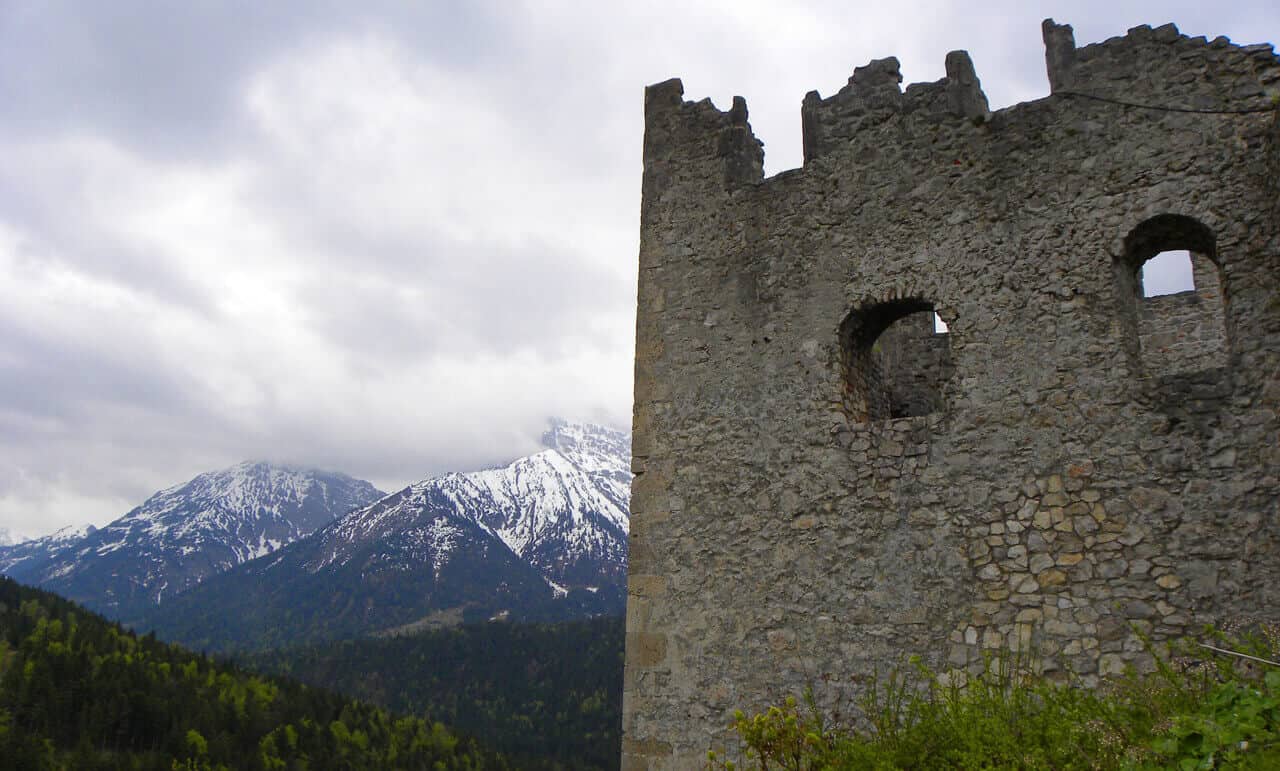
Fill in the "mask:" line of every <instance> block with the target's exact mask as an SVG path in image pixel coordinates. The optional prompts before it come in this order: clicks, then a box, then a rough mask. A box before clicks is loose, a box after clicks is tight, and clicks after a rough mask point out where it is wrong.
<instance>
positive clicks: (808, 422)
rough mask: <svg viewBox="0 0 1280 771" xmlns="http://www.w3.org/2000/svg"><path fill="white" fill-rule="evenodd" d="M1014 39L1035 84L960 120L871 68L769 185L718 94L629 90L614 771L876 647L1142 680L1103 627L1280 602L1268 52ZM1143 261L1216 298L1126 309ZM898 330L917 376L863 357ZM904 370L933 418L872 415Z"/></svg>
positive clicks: (1162, 34) (661, 763)
mask: <svg viewBox="0 0 1280 771" xmlns="http://www.w3.org/2000/svg"><path fill="white" fill-rule="evenodd" d="M1044 34H1045V40H1046V49H1047V53H1046V59H1047V61H1048V64H1049V70H1050V81H1051V83H1052V88H1053V92H1054V95H1052V96H1050V97H1047V98H1044V99H1041V100H1038V101H1035V102H1031V103H1028V104H1020V105H1016V106H1014V107H1011V108H1008V109H1004V110H1000V111H998V112H995V113H991V114H989V113H988V112H987V109H986V99H985V97H983V96H982V93H981V90H980V89H979V88H978V79H977V77H976V75H975V74H974V72H973V67H972V65H971V64H970V63H969V59H968V57H967V56H966V55H964V54H962V53H956V54H953V55H951V56H949V57H948V69H947V71H948V75H947V78H945V79H943V80H942V81H940V82H938V83H932V84H925V85H917V86H911V87H909V88H908V89H907V90H906V92H905V93H903V92H902V91H900V90H899V86H898V82H899V80H900V76H899V75H898V68H897V62H896V61H894V60H892V59H887V60H881V61H878V62H872V63H871V64H870V65H868V66H867V67H865V68H859V70H858V71H857V72H855V74H854V77H853V78H851V79H850V84H849V86H847V87H846V88H845V89H842V90H841V91H840V93H838V94H836V95H835V96H833V97H830V98H829V99H825V100H824V99H822V98H821V97H819V96H818V95H817V94H816V93H814V94H810V95H808V96H806V97H805V100H804V105H803V108H802V115H803V123H804V141H805V158H806V161H805V165H804V167H803V168H801V169H797V170H793V171H788V172H784V173H782V174H779V175H777V176H775V177H772V178H770V179H767V180H766V179H763V178H762V171H761V169H762V159H763V151H762V147H761V144H760V143H759V142H758V141H757V140H756V139H755V137H754V136H753V135H752V133H751V129H750V126H749V124H748V122H747V109H746V104H745V102H743V101H742V100H741V99H735V100H734V105H733V108H732V109H731V110H730V111H728V112H721V111H719V110H717V109H716V108H715V107H714V106H713V105H712V104H711V103H710V102H709V101H705V100H704V101H702V102H698V103H689V102H684V101H683V100H682V94H683V90H682V86H681V84H680V82H679V81H676V80H672V81H667V82H665V83H660V84H658V85H655V86H651V87H650V88H649V89H648V90H647V92H646V96H645V107H646V128H645V149H644V186H643V205H642V213H641V246H640V284H639V304H638V318H637V324H636V371H635V377H636V384H635V415H634V427H635V432H634V439H633V441H634V447H633V453H634V460H633V463H634V471H635V472H636V477H635V481H634V485H633V491H632V519H631V547H630V548H631V551H630V588H629V591H630V596H629V602H628V609H627V613H628V616H627V630H628V638H627V666H626V675H625V696H624V705H623V712H624V731H625V739H624V748H623V756H624V760H623V767H624V768H627V769H659V768H664V769H665V768H698V767H700V766H701V764H702V762H703V759H704V757H705V752H706V751H707V749H709V748H712V747H717V746H724V745H726V744H729V743H731V738H730V737H729V735H728V728H727V727H728V724H729V719H730V718H729V715H730V713H731V712H732V710H733V709H735V708H744V709H752V708H759V707H761V706H763V705H764V704H766V703H768V702H770V701H773V700H776V699H779V698H781V697H782V696H784V695H786V694H789V693H795V692H797V691H799V690H800V689H802V688H803V687H804V685H805V684H807V683H813V682H817V681H818V680H819V679H820V678H822V677H823V676H824V675H831V676H832V679H831V681H830V683H827V684H825V685H822V686H821V687H820V688H819V690H818V695H819V698H820V699H822V700H825V701H834V700H835V699H838V698H845V697H848V696H850V695H852V694H854V693H856V692H857V691H858V690H859V688H860V687H861V685H860V684H861V683H865V682H866V678H868V677H870V676H872V675H873V673H874V672H875V671H876V669H877V668H878V669H879V671H880V672H881V673H882V674H883V673H884V672H885V671H886V669H887V668H889V667H891V666H893V665H895V664H897V663H899V662H900V661H901V657H902V656H903V655H904V654H908V653H912V654H919V655H921V656H923V657H924V659H925V661H926V663H928V664H929V665H931V666H933V667H935V668H937V669H939V670H941V671H944V672H948V671H957V672H958V671H964V670H968V669H972V668H974V667H977V666H979V665H980V664H979V661H980V656H981V653H982V650H983V649H992V648H1006V649H1007V648H1010V647H1014V648H1018V647H1021V646H1023V645H1026V644H1028V643H1034V646H1035V650H1037V651H1038V654H1039V656H1040V666H1042V667H1043V668H1044V670H1045V671H1046V672H1049V673H1051V674H1054V675H1055V676H1060V677H1063V678H1066V677H1068V675H1069V673H1074V676H1075V677H1077V678H1078V679H1079V680H1081V681H1083V682H1084V683H1086V684H1089V683H1092V682H1094V681H1096V679H1097V677H1099V676H1100V675H1103V674H1106V673H1110V672H1115V671H1117V670H1118V669H1119V668H1120V667H1122V666H1124V665H1125V664H1128V663H1134V664H1136V665H1138V666H1147V665H1149V663H1150V662H1149V661H1147V660H1146V659H1145V655H1146V654H1144V652H1143V647H1142V645H1141V643H1140V641H1139V639H1138V638H1137V636H1136V635H1135V631H1134V630H1135V629H1136V630H1139V631H1141V632H1143V633H1146V634H1149V635H1150V636H1151V637H1152V638H1153V639H1155V640H1156V641H1161V640H1166V639H1170V638H1174V637H1177V636H1180V635H1183V634H1185V633H1187V632H1189V631H1194V630H1196V629H1197V628H1198V625H1199V624H1201V623H1204V622H1213V621H1216V620H1220V619H1226V618H1230V617H1235V616H1241V615H1251V616H1259V615H1265V614H1267V613H1268V612H1270V610H1271V608H1274V607H1276V606H1277V604H1278V603H1280V559H1278V554H1280V553H1278V552H1277V541H1278V539H1280V508H1278V504H1277V501H1280V479H1278V478H1277V477H1278V471H1280V442H1278V441H1277V433H1278V431H1280V421H1278V418H1277V410H1278V409H1280V299H1278V298H1280V286H1278V283H1280V203H1277V199H1278V195H1277V193H1278V192H1280V190H1278V184H1280V183H1278V182H1277V181H1278V180H1280V120H1277V117H1276V114H1275V110H1274V105H1275V99H1276V97H1277V96H1280V60H1278V59H1277V57H1276V56H1275V54H1274V53H1273V51H1272V49H1271V47H1270V46H1247V47H1238V46H1234V45H1231V44H1230V43H1228V42H1227V41H1226V40H1224V39H1219V40H1215V41H1212V42H1209V41H1206V40H1204V39H1203V38H1198V39H1190V38H1186V37H1183V36H1181V35H1179V34H1178V32H1177V30H1176V29H1175V28H1173V27H1172V26H1171V25H1170V26H1166V27H1160V28H1158V29H1151V28H1149V27H1139V28H1136V29H1134V30H1130V32H1129V34H1127V35H1126V36H1125V37H1123V38H1117V39H1113V40H1108V41H1106V42H1104V43H1100V44H1097V45H1091V46H1088V47H1085V48H1082V49H1076V47H1075V44H1074V41H1073V39H1072V36H1071V30H1070V27H1066V26H1060V25H1056V24H1054V23H1052V22H1046V24H1045V29H1044ZM1079 94H1093V95H1099V96H1108V97H1115V98H1119V99H1123V100H1124V101H1128V102H1134V103H1139V104H1143V105H1156V106H1167V107H1189V108H1196V109H1216V110H1241V109H1251V108H1257V109H1261V110H1264V111H1262V112H1255V113H1249V114H1227V113H1212V114H1205V113H1189V112H1171V111H1163V110H1151V109H1140V108H1135V107H1131V106H1122V105H1117V104H1113V103H1108V102H1102V101H1097V100H1093V99H1088V98H1084V97H1081V96H1079ZM1171 249H1187V250H1189V251H1191V252H1193V253H1195V254H1197V255H1200V257H1199V258H1198V259H1200V260H1201V261H1204V260H1207V261H1209V263H1210V264H1211V265H1212V270H1210V271H1209V273H1210V274H1211V275H1214V274H1216V275H1217V276H1218V277H1219V278H1220V284H1219V286H1217V287H1216V288H1215V289H1213V293H1216V298H1210V297H1207V296H1201V294H1202V292H1197V294H1196V295H1194V296H1191V297H1186V298H1179V297H1175V298H1173V299H1164V300H1158V301H1157V302H1154V303H1153V302H1151V301H1147V300H1144V299H1143V297H1142V292H1141V279H1140V270H1141V265H1142V262H1143V261H1145V260H1146V259H1148V258H1149V257H1151V256H1152V255H1154V254H1155V253H1157V252H1160V251H1166V250H1171ZM1198 286H1201V285H1200V284H1198ZM1215 303H1216V304H1215ZM1193 304H1195V305H1198V310H1197V309H1196V308H1191V307H1190V306H1191V305H1193ZM1163 305H1171V306H1172V305H1178V306H1179V307H1178V309H1177V310H1176V312H1175V311H1174V310H1169V311H1168V312H1167V313H1166V312H1165V310H1163V309H1162V306H1163ZM1183 306H1185V307H1183ZM1214 308H1217V311H1214ZM930 310H936V311H937V312H938V313H939V314H940V315H941V316H942V318H943V319H944V320H945V321H946V322H947V324H948V325H949V328H950V333H949V334H948V335H946V336H945V337H944V339H943V341H942V342H944V343H945V350H946V353H945V356H943V354H941V353H937V352H934V353H933V354H930V353H929V351H928V349H927V346H926V347H925V348H920V347H916V348H914V349H913V350H914V351H915V353H911V354H908V355H901V356H897V358H896V359H891V357H890V358H886V357H889V355H890V354H891V353H892V352H893V351H894V350H895V349H896V348H901V344H902V342H903V338H904V336H905V338H906V339H907V342H911V340H912V339H915V340H916V341H917V342H918V341H919V340H920V339H925V338H923V337H919V338H913V336H912V334H911V333H910V330H912V329H918V330H920V331H923V329H924V328H923V326H921V325H919V324H918V323H917V325H916V326H912V324H911V322H910V321H909V319H911V318H913V317H914V318H921V317H924V318H927V316H926V312H928V311H930ZM1215 313H1217V316H1216V318H1218V319H1220V327H1219V328H1220V329H1221V336H1220V337H1214V335H1213V334H1210V335H1205V334H1200V333H1197V334H1194V335H1189V336H1184V337H1182V338H1177V335H1176V334H1175V338H1177V339H1178V345H1163V344H1161V343H1160V342H1159V340H1160V336H1161V335H1162V334H1164V332H1163V331H1162V330H1161V328H1160V325H1161V323H1168V324H1174V323H1176V324H1182V323H1183V322H1182V321H1178V319H1182V320H1183V321H1186V322H1187V323H1189V324H1190V325H1191V326H1190V327H1189V328H1191V329H1203V328H1207V327H1208V326H1212V324H1213V323H1219V322H1214V321H1213V318H1215V315H1214V314H1215ZM913 315H914V316H913ZM1160 319H1165V320H1166V321H1165V322H1161V321H1160ZM1188 319H1189V320H1190V321H1187V320H1188ZM1206 319H1209V321H1206ZM894 322H898V324H903V323H906V325H907V326H906V327H905V328H904V329H905V330H907V331H906V332H893V331H892V330H893V329H894ZM1197 325H1198V326H1197ZM886 330H891V331H890V332H888V333H886V334H885V335H884V336H883V337H882V335H881V333H884V332H885V331H886ZM1214 334H1217V333H1216V332H1215V333H1214ZM927 339H928V340H932V339H933V335H932V334H930V335H929V336H928V338H927ZM881 341H883V343H882V344H881ZM877 344H880V348H879V350H877ZM1180 346H1181V347H1180ZM1175 349H1176V351H1175ZM1162 351H1163V352H1162ZM930 355H932V356H933V358H932V359H931V358H930ZM877 357H878V358H877ZM944 360H945V364H944V363H943V362H944ZM913 361H914V362H920V365H919V366H921V367H930V365H929V362H930V361H933V362H935V363H936V366H933V367H932V368H931V369H929V372H927V373H925V374H924V375H923V376H922V377H920V378H915V377H914V376H910V377H908V378H907V381H905V382H911V381H912V380H914V381H915V382H917V383H924V384H931V385H930V387H932V388H934V389H935V392H936V393H937V396H936V397H931V398H933V401H932V403H931V406H932V407H934V409H933V410H932V411H928V410H925V411H924V412H925V414H913V413H915V412H920V411H921V410H920V409H919V407H910V406H908V407H906V408H905V409H904V410H902V411H905V412H906V413H907V414H908V415H910V416H909V417H904V418H893V417H892V414H893V412H894V410H893V409H892V407H891V406H886V405H892V403H893V398H892V396H891V394H892V393H893V392H894V390H895V388H896V389H898V390H901V387H900V386H895V385H894V384H895V383H902V382H904V381H903V373H904V372H905V373H907V375H910V372H909V370H910V363H911V362H913ZM904 365H905V369H904ZM930 373H932V374H930ZM921 390H922V389H919V388H918V389H917V393H918V392H920V391H921ZM886 394H890V395H889V396H886ZM899 401H900V402H902V400H901V399H900V400H899ZM907 401H910V400H907ZM886 412H888V413H889V414H888V415H886Z"/></svg>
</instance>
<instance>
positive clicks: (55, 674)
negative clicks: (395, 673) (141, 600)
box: [0, 578, 509, 771]
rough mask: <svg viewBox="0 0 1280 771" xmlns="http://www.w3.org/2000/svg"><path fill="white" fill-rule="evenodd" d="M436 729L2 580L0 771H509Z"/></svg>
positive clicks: (495, 759) (472, 745) (468, 743)
mask: <svg viewBox="0 0 1280 771" xmlns="http://www.w3.org/2000/svg"><path fill="white" fill-rule="evenodd" d="M507 767H509V766H508V764H507V763H506V762H505V760H504V759H503V758H501V757H499V756H498V755H496V754H495V753H493V752H490V751H488V750H485V749H482V748H480V747H479V746H478V745H477V743H476V742H475V741H474V740H470V739H463V738H459V737H458V736H456V735H454V734H453V733H451V732H450V731H449V730H447V729H445V728H444V726H442V725H441V724H439V723H431V722H428V721H425V720H422V719H419V718H412V717H405V718H394V717H392V716H391V715H390V714H389V713H388V712H387V711H386V710H384V709H382V708H379V707H374V706H370V705H367V704H362V703H360V702H357V701H353V700H352V699H350V698H346V697H341V696H338V695H336V694H334V693H331V692H329V691H325V690H321V689H317V688H313V687H309V686H306V685H302V684H300V683H297V682H294V681H290V680H287V679H284V678H276V677H263V676H258V675H253V674H250V673H248V672H245V671H242V670H240V669H237V668H235V667H231V666H228V665H225V664H221V663H217V662H214V661H213V660H211V659H209V658H207V657H205V656H202V655H197V654H193V653H191V652H189V651H186V650H184V649H182V648H179V647H177V646H172V645H167V644H165V643H161V642H158V641H157V640H155V639H154V638H153V637H150V636H148V637H137V636H135V635H134V634H132V633H130V632H127V631H124V630H123V629H121V627H119V626H118V625H116V624H112V623H110V622H108V621H106V620H105V619H103V618H102V617H100V616H97V615H95V614H93V613H90V612H88V611H86V610H84V609H83V608H81V607H79V606H77V605H75V604H74V603H71V602H69V601H67V600H63V599H61V598H59V597H57V596H55V595H52V594H50V593H48V592H43V591H39V590H36V589H31V588H28V587H24V586H21V585H19V584H17V583H15V582H13V581H12V580H9V579H7V578H0V768H5V769H9V768H14V769H17V768H21V769H31V770H33V771H35V770H39V769H76V771H83V770H84V769H166V770H168V769H172V768H177V769H272V770H273V771H274V770H276V769H288V770H290V771H292V770H294V769H298V770H301V769H373V768H377V769H436V768H464V769H469V768H507Z"/></svg>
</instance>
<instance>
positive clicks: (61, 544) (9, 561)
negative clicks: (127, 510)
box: [0, 525, 97, 581]
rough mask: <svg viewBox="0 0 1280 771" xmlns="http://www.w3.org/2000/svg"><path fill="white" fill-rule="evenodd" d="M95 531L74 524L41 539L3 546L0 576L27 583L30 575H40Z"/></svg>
mask: <svg viewBox="0 0 1280 771" xmlns="http://www.w3.org/2000/svg"><path fill="white" fill-rule="evenodd" d="M95 530H97V528H95V527H94V526H93V525H79V526H75V525H72V526H69V527H64V528H62V529H61V530H55V531H54V532H52V533H50V534H48V535H45V536H41V537H39V538H32V539H30V540H27V541H20V542H18V543H14V544H8V545H5V546H0V573H3V574H4V575H6V576H10V577H11V578H15V579H17V580H19V581H27V580H28V579H27V576H32V575H37V574H38V573H39V571H40V569H41V568H42V567H43V566H45V565H47V564H49V561H50V560H52V559H53V558H54V557H55V556H56V555H57V554H58V553H59V552H61V551H62V550H63V549H66V548H68V547H70V546H73V545H74V544H76V543H78V542H80V541H82V540H84V539H85V538H86V537H87V536H88V535H90V534H91V533H93V532H94V531H95Z"/></svg>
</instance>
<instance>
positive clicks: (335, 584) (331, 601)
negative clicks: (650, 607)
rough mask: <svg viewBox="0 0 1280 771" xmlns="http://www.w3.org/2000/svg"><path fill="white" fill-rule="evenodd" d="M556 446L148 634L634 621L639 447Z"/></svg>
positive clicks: (312, 637) (234, 580)
mask: <svg viewBox="0 0 1280 771" xmlns="http://www.w3.org/2000/svg"><path fill="white" fill-rule="evenodd" d="M544 443H545V444H547V445H548V447H547V449H545V450H543V451H542V452H539V453H536V454H534V455H531V456H529V457H526V458H521V459H519V460H516V461H514V462H512V463H511V464H509V465H507V466H505V467H502V468H498V469H488V470H484V471H476V472H470V473H465V474H463V473H455V474H446V475H444V476H441V477H436V478H433V479H428V480H425V481H423V482H418V483H416V484H413V485H410V486H409V487H406V488H405V489H403V490H401V491H400V492H398V493H396V494H394V495H390V496H387V497H386V498H384V499H382V500H380V501H378V502H376V503H374V504H371V505H369V506H367V507H365V508H363V509H360V510H358V511H353V512H352V513H350V514H348V515H347V516H345V517H343V518H342V519H340V520H338V521H336V522H333V523H332V524H330V525H328V526H326V527H324V528H321V529H320V530H318V531H316V532H315V533H314V534H312V535H311V536H309V537H307V538H304V539H302V540H299V541H298V542H296V543H294V544H292V545H290V546H288V547H285V548H284V549H281V550H280V551H279V552H278V553H277V554H275V555H272V556H270V557H268V558H264V559H258V560H254V561H251V562H247V563H245V564H243V565H241V566H239V567H237V568H235V569H233V570H230V571H228V572H227V573H225V574H223V575H220V576H218V577H216V578H215V579H211V580H209V581H206V582H205V583H204V584H202V585H201V586H199V587H195V588H193V589H192V590H190V591H188V592H186V593H185V594H183V595H182V596H179V597H176V598H175V599H174V600H173V601H172V602H166V603H165V604H164V605H162V606H160V607H159V608H156V609H154V610H153V611H152V612H150V613H149V614H148V615H147V616H146V618H145V619H144V623H145V626H147V627H151V628H155V629H156V630H157V631H159V632H160V633H161V634H164V635H166V636H168V637H171V638H173V639H177V640H181V641H184V642H186V643H188V644H190V645H195V646H199V647H202V648H206V649H211V650H217V649H226V648H229V647H251V648H264V647H271V646H273V645H279V644H290V643H301V642H307V641H317V640H325V639H336V638H341V637H352V636H358V635H363V634H376V633H388V632H401V631H407V630H413V629H419V628H425V627H431V626H439V625H445V624H453V623H458V622H460V621H479V620H485V619H488V618H493V617H497V618H511V619H522V620H557V619H565V618H574V617H579V616H584V615H595V614H601V613H610V614H616V613H621V612H622V609H623V607H625V605H624V603H625V596H626V592H625V581H626V534H627V509H626V492H627V488H628V485H629V483H630V474H629V471H628V470H627V466H628V464H629V457H628V449H629V447H628V442H627V436H626V434H624V433H622V432H618V431H613V430H610V429H606V428H602V427H598V426H583V425H574V424H568V423H564V422H559V421H557V422H556V423H554V424H553V427H552V430H551V431H550V432H548V434H547V435H546V436H545V437H544Z"/></svg>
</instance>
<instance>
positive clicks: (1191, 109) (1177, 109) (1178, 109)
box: [1052, 91, 1278, 115]
mask: <svg viewBox="0 0 1280 771" xmlns="http://www.w3.org/2000/svg"><path fill="white" fill-rule="evenodd" d="M1052 95H1053V96H1075V97H1079V98H1081V99H1092V100H1093V101H1095V102H1107V103H1108V104H1118V105H1121V106H1124V107H1133V108H1136V109H1139V110H1159V111H1161V112H1190V113H1196V114H1198V115H1253V114H1256V113H1260V112H1275V111H1276V110H1277V109H1278V108H1277V107H1274V106H1272V107H1250V108H1248V109H1244V110H1201V109H1196V108H1194V107H1161V106H1160V105H1154V104H1138V103H1137V102H1126V101H1124V100H1123V99H1111V98H1110V97H1106V96H1098V95H1096V94H1082V93H1080V92H1079V91H1054V92H1053V94H1052Z"/></svg>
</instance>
